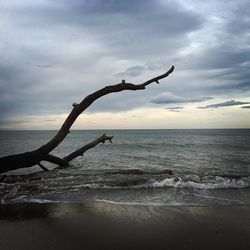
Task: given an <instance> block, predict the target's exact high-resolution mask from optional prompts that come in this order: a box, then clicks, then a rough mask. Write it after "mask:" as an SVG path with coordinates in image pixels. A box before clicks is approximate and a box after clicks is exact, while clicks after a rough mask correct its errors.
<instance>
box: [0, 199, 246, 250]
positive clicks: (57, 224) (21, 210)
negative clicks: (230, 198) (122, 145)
mask: <svg viewBox="0 0 250 250" xmlns="http://www.w3.org/2000/svg"><path fill="white" fill-rule="evenodd" d="M0 249H1V250H10V249H11V250H16V249H17V250H18V249H22V250H28V249H32V250H36V249H46V250H49V249H53V250H55V249H62V250H63V249H99V250H101V249H180V250H181V249H241V250H245V249H250V207H247V206H245V207H240V206H235V207H152V206H128V205H126V206H125V205H116V204H109V203H103V202H96V203H91V204H62V203H60V204H59V203H43V204H38V203H19V204H7V205H0Z"/></svg>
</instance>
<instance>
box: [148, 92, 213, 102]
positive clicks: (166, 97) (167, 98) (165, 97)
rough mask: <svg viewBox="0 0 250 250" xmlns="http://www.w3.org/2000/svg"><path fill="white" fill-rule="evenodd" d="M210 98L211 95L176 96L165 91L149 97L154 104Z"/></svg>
mask: <svg viewBox="0 0 250 250" xmlns="http://www.w3.org/2000/svg"><path fill="white" fill-rule="evenodd" d="M210 99H212V97H195V98H193V97H184V96H177V95H174V94H172V93H170V92H165V93H162V94H160V95H158V96H156V97H154V98H153V99H151V102H152V103H155V104H170V103H191V102H203V101H207V100H210Z"/></svg>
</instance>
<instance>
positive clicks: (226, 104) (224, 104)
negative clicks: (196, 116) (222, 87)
mask: <svg viewBox="0 0 250 250" xmlns="http://www.w3.org/2000/svg"><path fill="white" fill-rule="evenodd" d="M243 104H250V102H240V101H235V100H231V101H226V102H221V103H215V104H210V105H207V106H204V107H198V108H199V109H209V108H223V107H229V106H238V105H243Z"/></svg>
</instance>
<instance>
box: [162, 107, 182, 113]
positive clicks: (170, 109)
mask: <svg viewBox="0 0 250 250" xmlns="http://www.w3.org/2000/svg"><path fill="white" fill-rule="evenodd" d="M165 109H167V110H169V111H171V112H181V110H182V109H184V107H168V108H165Z"/></svg>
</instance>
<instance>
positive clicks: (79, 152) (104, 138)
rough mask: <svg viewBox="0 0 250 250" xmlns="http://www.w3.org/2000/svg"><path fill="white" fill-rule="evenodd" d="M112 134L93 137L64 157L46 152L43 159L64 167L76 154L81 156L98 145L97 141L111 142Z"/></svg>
mask: <svg viewBox="0 0 250 250" xmlns="http://www.w3.org/2000/svg"><path fill="white" fill-rule="evenodd" d="M112 139H113V136H107V135H105V134H104V135H102V136H101V137H99V138H97V139H95V140H94V141H92V142H90V143H88V144H86V145H84V146H83V147H81V148H79V149H77V150H76V151H74V152H72V153H71V154H69V155H67V156H65V157H64V158H60V157H57V156H54V155H51V154H48V155H47V156H46V158H45V159H44V160H45V161H48V162H50V163H54V164H57V165H59V166H62V167H65V166H67V165H68V164H69V162H70V161H72V160H73V159H75V158H76V157H78V156H83V154H84V153H85V152H86V151H87V150H89V149H91V148H93V147H95V146H96V145H98V144H99V143H105V142H106V141H109V142H110V143H112Z"/></svg>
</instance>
